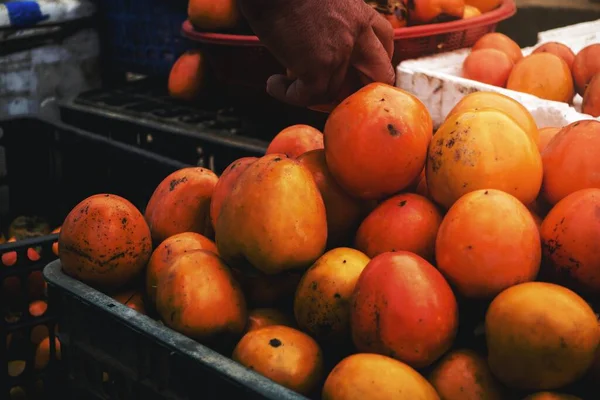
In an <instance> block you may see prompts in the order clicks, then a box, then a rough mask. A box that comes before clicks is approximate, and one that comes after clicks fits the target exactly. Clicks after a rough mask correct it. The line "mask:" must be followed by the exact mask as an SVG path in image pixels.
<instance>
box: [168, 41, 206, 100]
mask: <svg viewBox="0 0 600 400" xmlns="http://www.w3.org/2000/svg"><path fill="white" fill-rule="evenodd" d="M206 68H207V65H206V60H205V57H204V55H203V54H202V52H201V51H200V50H188V51H187V52H185V53H183V54H182V55H181V56H179V58H178V59H177V61H175V64H173V67H171V72H170V73H169V82H168V89H169V95H170V96H171V97H173V98H175V99H179V100H186V101H191V100H194V99H196V98H197V97H198V96H199V95H200V93H201V92H202V89H203V88H204V86H205V84H206Z"/></svg>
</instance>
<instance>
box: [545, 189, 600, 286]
mask: <svg viewBox="0 0 600 400" xmlns="http://www.w3.org/2000/svg"><path fill="white" fill-rule="evenodd" d="M598 210H600V189H597V188H592V189H582V190H578V191H576V192H573V193H571V194H570V195H568V196H567V197H565V198H564V199H562V200H561V201H559V202H558V203H557V204H556V205H555V206H554V207H553V208H552V210H550V212H549V213H548V215H547V216H546V218H545V219H544V222H543V223H542V230H541V236H542V244H543V249H544V258H545V260H546V264H547V265H548V267H549V268H550V270H551V271H550V272H551V274H552V275H553V276H554V278H555V279H556V280H557V281H558V282H559V283H560V284H562V285H565V286H569V287H571V288H573V289H576V290H581V291H583V292H585V293H589V294H595V293H598V292H599V291H600V269H599V268H598V266H599V265H600V253H599V252H598V251H597V246H596V245H595V243H596V239H597V237H598V235H600V221H598V218H597V216H598V215H597V212H598Z"/></svg>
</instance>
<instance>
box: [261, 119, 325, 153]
mask: <svg viewBox="0 0 600 400" xmlns="http://www.w3.org/2000/svg"><path fill="white" fill-rule="evenodd" d="M322 148H323V133H322V132H321V131H320V130H318V129H316V128H313V127H312V126H310V125H302V124H300V125H292V126H289V127H287V128H285V129H284V130H282V131H281V132H279V133H278V134H277V135H276V136H275V137H274V138H273V140H271V143H269V146H268V147H267V151H266V153H265V154H285V155H286V156H288V157H290V158H298V157H299V156H301V155H302V154H304V153H306V152H307V151H311V150H317V149H322Z"/></svg>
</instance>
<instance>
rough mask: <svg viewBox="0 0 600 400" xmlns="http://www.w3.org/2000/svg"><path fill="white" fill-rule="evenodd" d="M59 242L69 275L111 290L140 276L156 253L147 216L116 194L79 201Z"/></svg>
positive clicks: (62, 230)
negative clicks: (145, 218) (153, 253)
mask: <svg viewBox="0 0 600 400" xmlns="http://www.w3.org/2000/svg"><path fill="white" fill-rule="evenodd" d="M58 243H59V256H60V261H61V264H62V269H63V271H64V272H65V273H66V274H67V275H70V276H72V277H74V278H76V279H79V280H81V281H82V282H85V283H87V284H88V285H90V286H93V287H98V288H102V289H107V290H108V289H117V288H119V287H121V286H123V285H125V284H126V283H128V282H129V281H131V279H133V278H134V277H136V276H137V275H138V274H139V273H140V272H142V270H143V268H144V267H145V266H146V263H147V262H148V259H149V258H150V254H151V253H152V240H151V237H150V229H149V228H148V225H147V224H146V221H145V220H144V217H143V216H142V214H141V213H140V212H139V210H138V209H137V208H136V207H135V206H134V205H133V204H131V203H130V202H129V201H128V200H125V199H124V198H122V197H120V196H116V195H113V194H97V195H94V196H91V197H88V198H87V199H85V200H83V201H82V202H80V203H79V204H77V205H76V206H75V208H73V210H71V212H69V214H68V215H67V218H66V219H65V221H64V223H63V225H62V229H61V231H60V236H59V237H58Z"/></svg>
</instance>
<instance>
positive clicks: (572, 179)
mask: <svg viewBox="0 0 600 400" xmlns="http://www.w3.org/2000/svg"><path fill="white" fill-rule="evenodd" d="M598 146H600V122H599V121H595V120H583V121H578V122H573V123H572V124H569V125H567V126H566V127H564V128H563V129H561V131H560V132H558V133H557V134H556V135H555V136H554V138H553V139H552V140H551V141H550V143H548V145H547V146H546V149H545V150H544V152H543V153H542V161H543V164H544V183H543V185H542V195H543V196H544V198H545V199H546V200H547V201H548V202H549V203H550V204H556V203H557V202H558V201H560V200H561V199H563V198H565V197H566V196H568V195H569V194H571V193H573V192H576V191H577V190H581V189H587V188H600V175H599V174H598V173H597V171H600V157H598V152H597V149H598V148H599V147H598Z"/></svg>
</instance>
